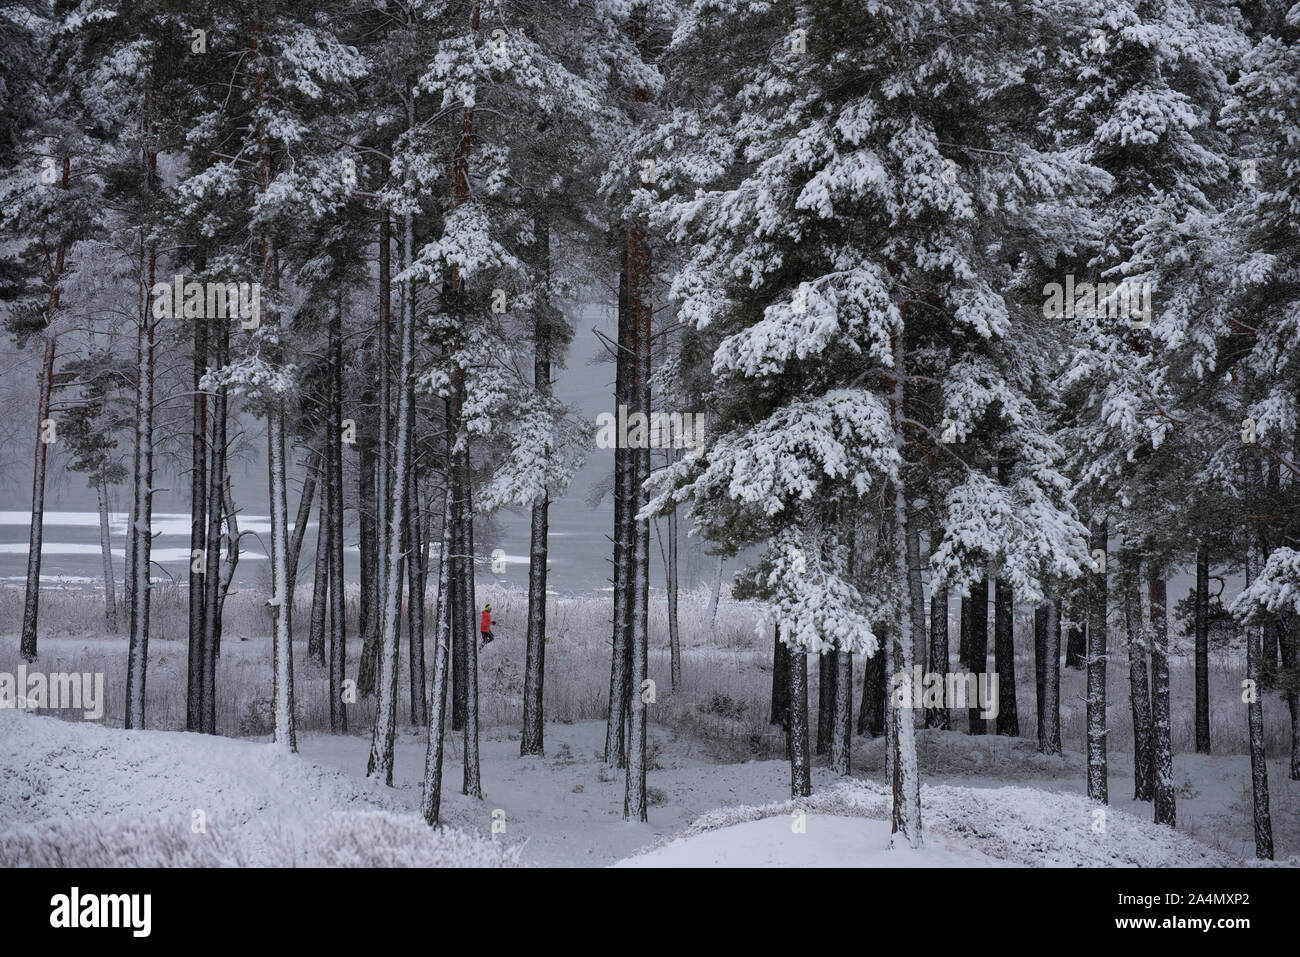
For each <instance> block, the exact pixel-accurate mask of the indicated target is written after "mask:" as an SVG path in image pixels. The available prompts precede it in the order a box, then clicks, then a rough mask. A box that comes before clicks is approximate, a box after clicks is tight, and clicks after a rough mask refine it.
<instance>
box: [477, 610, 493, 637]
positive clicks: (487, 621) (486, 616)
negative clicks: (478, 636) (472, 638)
mask: <svg viewBox="0 0 1300 957" xmlns="http://www.w3.org/2000/svg"><path fill="white" fill-rule="evenodd" d="M478 630H479V631H480V632H481V633H482V636H483V644H485V645H486V644H487V643H488V642H490V641H491V640H492V606H491V605H484V606H483V619H482V620H481V621H480V622H479V626H478Z"/></svg>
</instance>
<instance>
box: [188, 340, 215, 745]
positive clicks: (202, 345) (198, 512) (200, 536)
mask: <svg viewBox="0 0 1300 957" xmlns="http://www.w3.org/2000/svg"><path fill="white" fill-rule="evenodd" d="M207 361H208V323H207V320H206V319H203V318H200V319H198V320H197V321H196V322H195V324H194V356H193V370H192V382H191V385H192V388H193V392H194V395H193V399H192V419H191V429H190V562H189V572H188V575H189V653H188V655H187V658H186V663H187V669H186V677H187V679H188V680H187V684H186V696H185V730H186V731H197V730H199V728H200V726H201V725H202V723H203V647H204V645H205V644H206V643H207V636H206V634H205V626H206V624H207V622H206V618H205V615H204V611H205V608H204V606H205V604H206V603H205V601H204V599H205V597H206V592H207V589H206V585H205V582H206V578H207V567H208V563H207V547H208V546H207V532H208V522H207V518H208V514H207V513H208V508H207V505H208V502H207V491H208V490H207V485H208V474H207V470H208V462H207V458H208V454H207V442H208V422H207V417H208V397H207V395H206V394H204V392H203V391H202V390H201V389H200V388H199V381H200V380H201V379H202V378H203V374H204V372H205V371H206V366H207ZM213 545H214V547H215V546H216V543H215V542H214V543H213Z"/></svg>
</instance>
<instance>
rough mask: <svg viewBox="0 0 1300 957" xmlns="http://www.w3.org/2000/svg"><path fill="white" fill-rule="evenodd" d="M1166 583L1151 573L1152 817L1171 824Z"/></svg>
mask: <svg viewBox="0 0 1300 957" xmlns="http://www.w3.org/2000/svg"><path fill="white" fill-rule="evenodd" d="M1166 592H1167V589H1166V586H1165V580H1164V577H1163V576H1162V575H1160V574H1155V575H1152V576H1151V587H1150V606H1151V746H1152V761H1153V765H1154V776H1155V820H1156V823H1157V824H1168V825H1169V826H1170V827H1173V826H1174V822H1175V818H1176V810H1175V803H1174V748H1173V740H1172V733H1171V729H1170V725H1169V617H1168V612H1167V610H1166Z"/></svg>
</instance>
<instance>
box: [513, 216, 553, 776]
mask: <svg viewBox="0 0 1300 957" xmlns="http://www.w3.org/2000/svg"><path fill="white" fill-rule="evenodd" d="M538 226H539V228H538V233H539V236H538V246H539V252H538V266H539V268H540V269H542V270H543V274H544V275H545V276H546V277H547V280H548V281H549V276H550V259H551V253H550V246H551V242H550V229H549V224H548V223H547V222H546V220H545V219H544V218H541V217H539V220H538ZM543 299H544V301H543V302H541V303H540V304H539V308H538V310H537V313H536V316H535V320H534V322H535V328H534V331H533V389H534V390H535V391H536V392H537V394H538V395H539V396H541V397H543V399H547V398H549V397H550V395H551V327H550V323H551V321H552V318H551V308H552V306H551V303H550V300H549V295H546V294H544V296H543ZM549 509H550V496H549V495H548V494H547V493H546V492H545V491H543V492H542V493H541V494H540V495H538V496H537V497H536V498H534V499H533V503H532V522H531V525H530V528H529V541H528V636H527V646H526V650H525V652H524V708H523V710H524V727H523V734H522V735H521V737H520V740H519V754H520V755H521V756H522V755H525V754H545V753H546V745H545V741H544V737H545V711H544V710H543V707H542V704H543V689H544V688H545V683H546V560H547V534H548V517H549V516H548V512H549Z"/></svg>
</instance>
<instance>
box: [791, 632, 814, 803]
mask: <svg viewBox="0 0 1300 957" xmlns="http://www.w3.org/2000/svg"><path fill="white" fill-rule="evenodd" d="M787 651H788V654H789V656H790V671H789V675H790V724H789V728H788V729H787V732H786V748H787V750H788V751H789V754H790V796H791V797H792V798H799V797H808V795H810V794H812V755H811V754H809V753H808V752H809V748H808V746H809V744H810V743H811V742H810V741H809V740H808V656H807V655H806V654H804V651H803V649H802V648H795V647H788V648H787Z"/></svg>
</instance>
